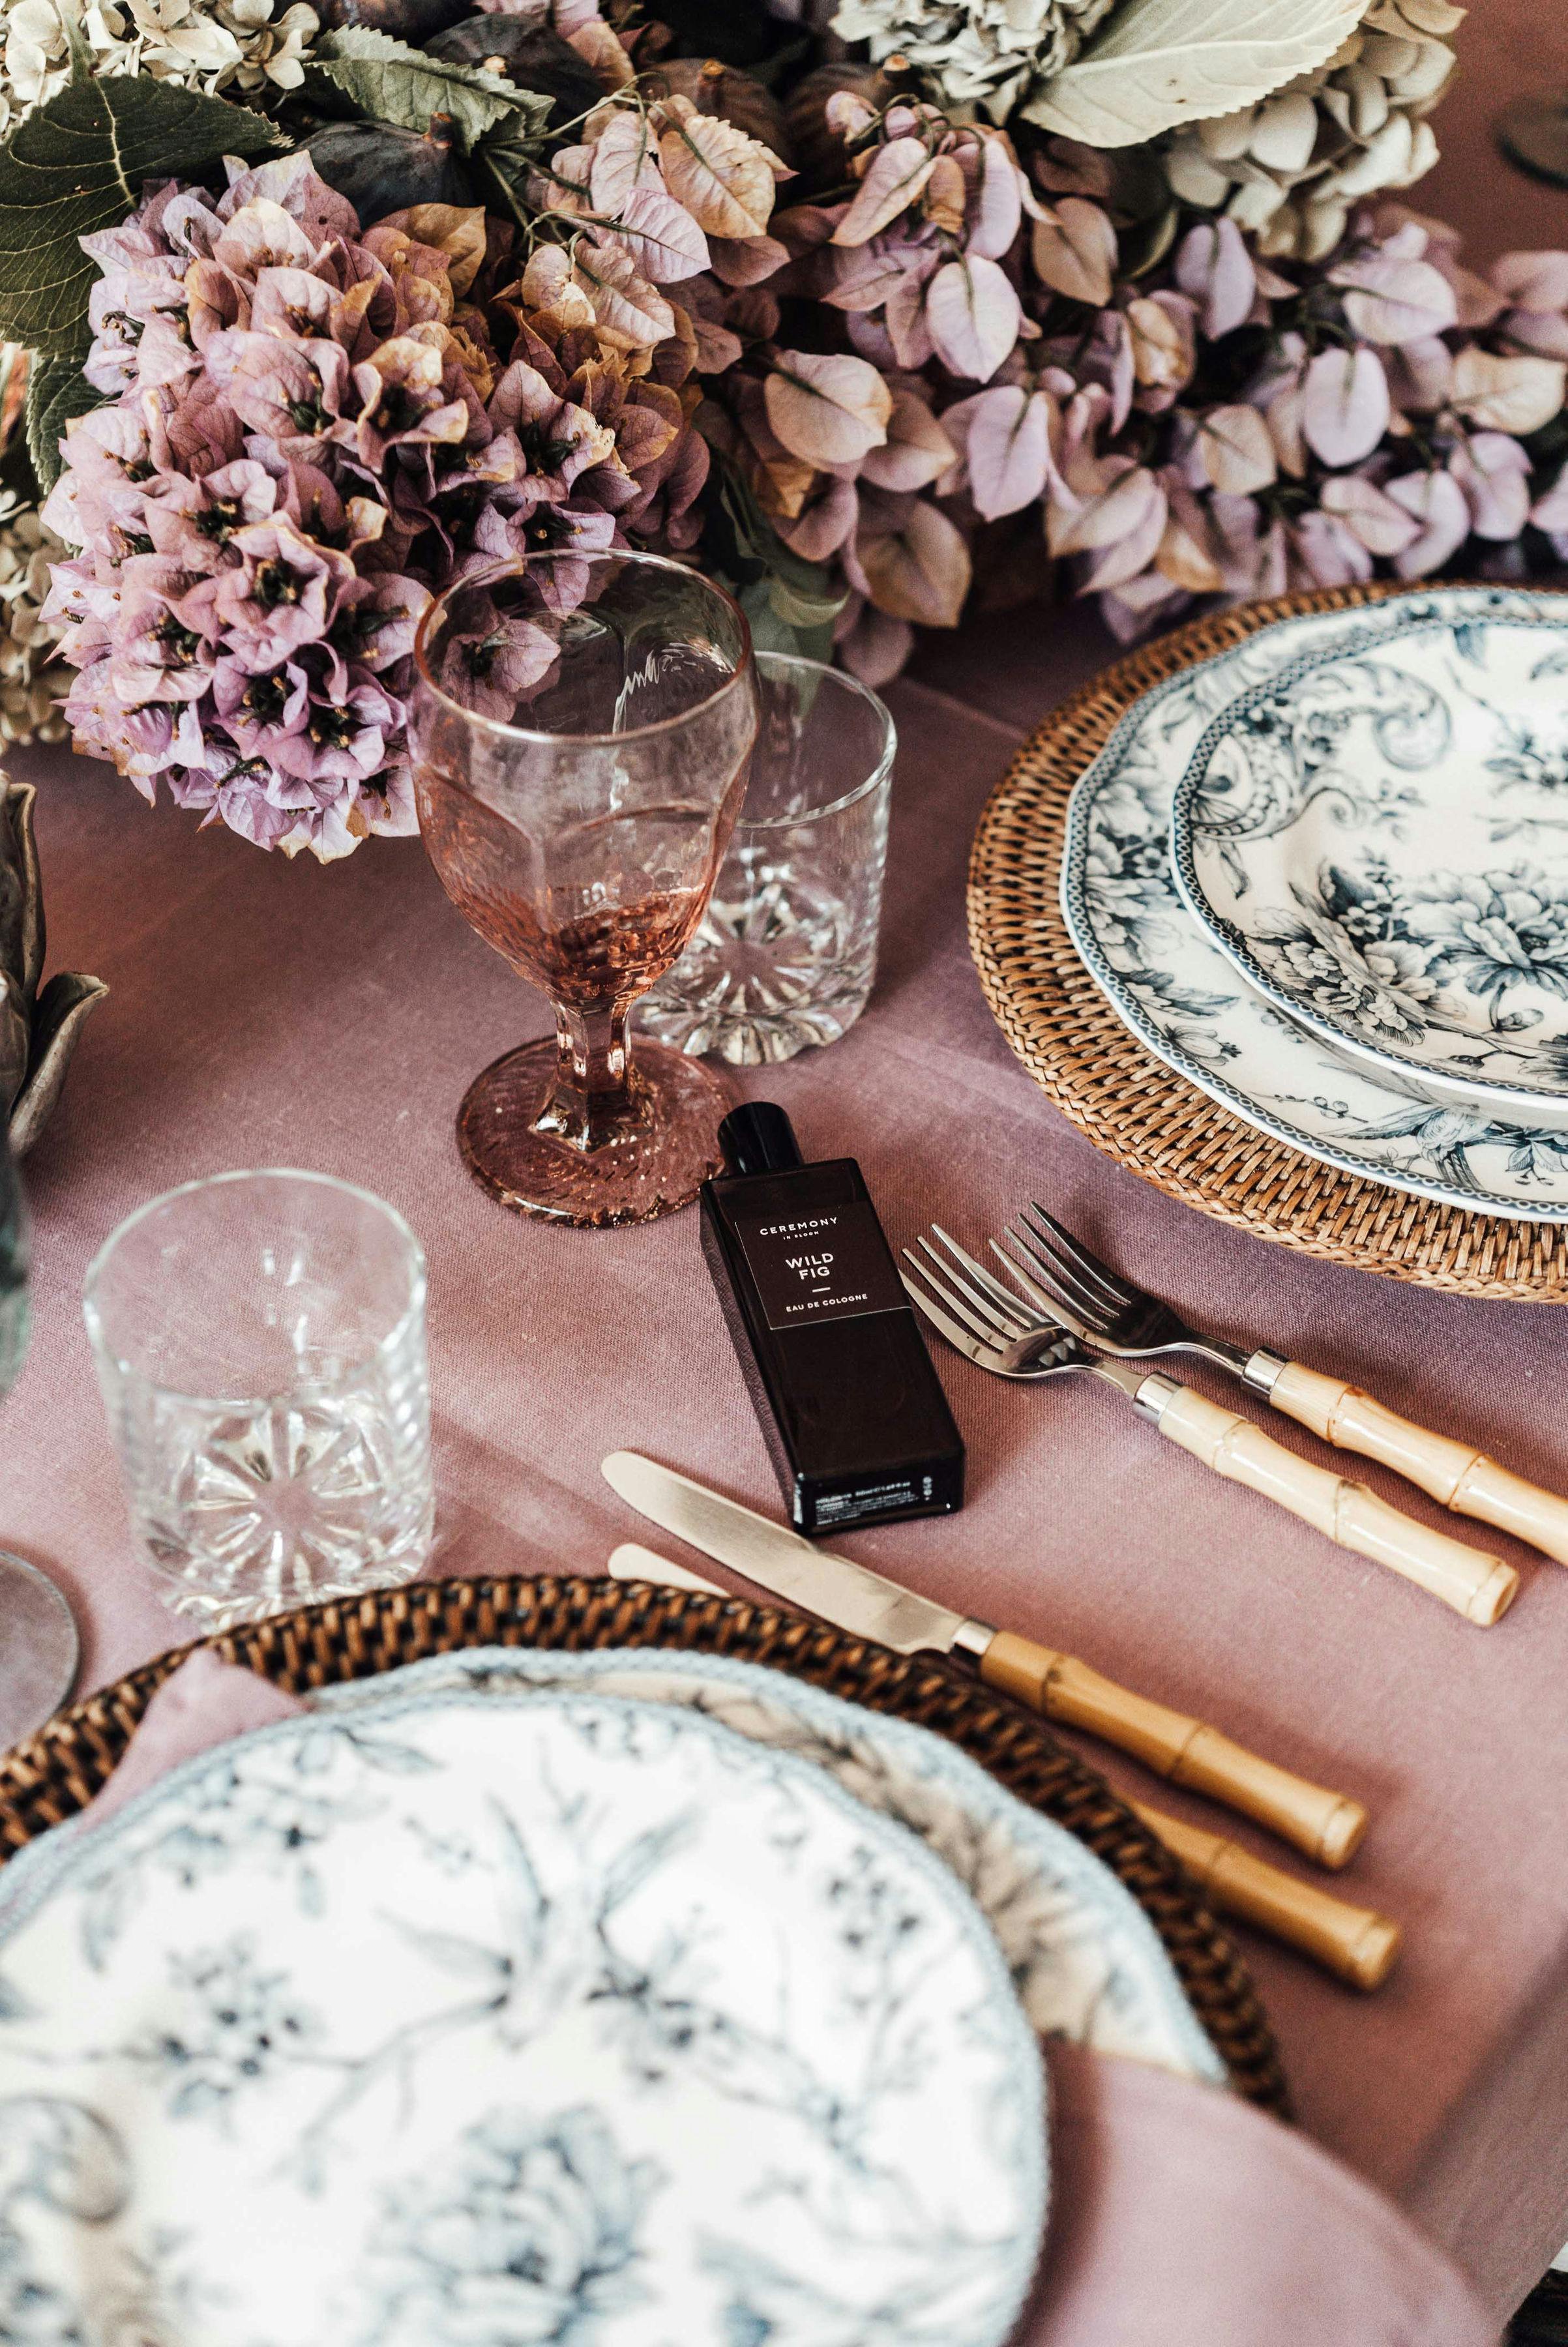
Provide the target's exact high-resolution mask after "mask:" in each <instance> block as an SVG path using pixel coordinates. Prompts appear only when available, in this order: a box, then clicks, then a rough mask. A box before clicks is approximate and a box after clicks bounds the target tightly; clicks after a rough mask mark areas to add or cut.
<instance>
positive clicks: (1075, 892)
mask: <svg viewBox="0 0 1568 2347" xmlns="http://www.w3.org/2000/svg"><path fill="white" fill-rule="evenodd" d="M1460 596H1462V597H1464V598H1465V599H1466V601H1467V604H1468V606H1469V607H1470V608H1471V610H1472V611H1474V612H1476V613H1477V614H1478V615H1479V614H1484V615H1486V616H1489V617H1491V618H1494V619H1499V620H1502V619H1508V618H1512V617H1518V616H1523V617H1529V616H1532V615H1533V614H1537V613H1539V612H1541V611H1542V610H1544V609H1546V608H1548V607H1549V606H1550V605H1551V604H1552V601H1553V599H1551V598H1550V597H1544V596H1535V595H1531V594H1528V593H1525V592H1523V591H1522V590H1519V589H1502V588H1497V589H1455V588H1434V589H1428V590H1425V591H1423V592H1421V593H1419V594H1416V593H1412V594H1409V595H1405V596H1399V597H1396V598H1392V599H1390V600H1389V601H1388V602H1385V603H1378V604H1377V605H1375V606H1368V607H1363V608H1361V609H1358V610H1352V611H1348V612H1315V613H1307V614H1304V615H1303V616H1301V617H1299V618H1296V619H1291V620H1280V621H1278V622H1276V624H1275V625H1274V626H1272V627H1268V628H1264V629H1260V630H1258V632H1257V633H1256V634H1255V635H1254V636H1250V637H1248V638H1247V639H1246V641H1245V642H1244V643H1242V644H1238V645H1236V646H1235V647H1234V648H1233V649H1232V650H1231V651H1226V652H1221V653H1218V654H1216V655H1215V657H1214V659H1213V660H1211V661H1204V662H1202V663H1201V664H1199V665H1198V666H1196V667H1194V668H1191V669H1184V670H1183V671H1181V672H1180V673H1179V674H1178V675H1176V676H1173V677H1171V678H1169V679H1168V680H1167V681H1166V682H1164V683H1163V684H1162V685H1158V686H1156V687H1155V688H1154V690H1153V692H1149V693H1147V694H1145V696H1144V697H1143V700H1141V701H1140V702H1137V703H1136V705H1135V706H1134V707H1133V708H1132V709H1130V710H1129V711H1128V712H1127V714H1126V715H1125V716H1124V717H1123V718H1122V722H1121V723H1120V724H1119V725H1118V726H1117V727H1116V730H1115V732H1114V733H1112V736H1111V738H1110V740H1109V741H1108V742H1107V743H1106V744H1105V747H1104V749H1103V750H1102V751H1101V753H1100V754H1099V756H1098V757H1097V758H1096V759H1095V760H1094V761H1093V763H1092V764H1091V765H1090V766H1089V767H1088V768H1087V770H1086V771H1085V772H1084V774H1082V775H1081V777H1080V779H1079V782H1078V784H1077V785H1076V787H1075V789H1074V791H1073V794H1072V800H1071V807H1070V810H1069V819H1068V828H1067V839H1066V845H1065V850H1064V855H1063V861H1062V874H1061V905H1062V912H1063V915H1064V917H1065V919H1066V921H1067V925H1068V928H1069V930H1070V932H1071V937H1072V940H1073V943H1074V945H1075V947H1076V948H1077V950H1078V952H1079V954H1080V956H1081V958H1082V960H1083V963H1084V966H1085V967H1086V969H1088V971H1089V973H1090V975H1091V978H1092V979H1094V981H1095V983H1096V985H1097V986H1098V987H1099V988H1100V989H1101V991H1102V993H1103V994H1104V995H1105V997H1106V999H1107V1000H1108V1001H1109V1002H1110V1003H1111V1005H1112V1009H1113V1010H1115V1011H1116V1013H1117V1015H1118V1017H1119V1018H1121V1020H1122V1021H1123V1023H1124V1024H1125V1025H1126V1026H1127V1027H1128V1028H1130V1029H1131V1030H1132V1033H1133V1034H1134V1035H1135V1036H1136V1037H1137V1038H1138V1040H1140V1042H1142V1043H1143V1044H1144V1045H1145V1047H1146V1048H1147V1049H1148V1050H1149V1051H1153V1054H1154V1055H1155V1057H1156V1058H1157V1059H1160V1060H1163V1061H1164V1062H1165V1064H1166V1065H1167V1066H1168V1067H1171V1068H1173V1069H1174V1070H1175V1071H1176V1072H1177V1073H1178V1074H1179V1075H1182V1076H1184V1077H1186V1078H1187V1080H1188V1081H1189V1082H1191V1083H1194V1084H1196V1085H1197V1086H1198V1087H1199V1089H1200V1090H1201V1091H1203V1092H1206V1093H1207V1094H1208V1096H1209V1098H1210V1099H1211V1100H1214V1101H1217V1102H1219V1103H1220V1104H1221V1105H1222V1106H1223V1107H1225V1108H1228V1109H1230V1110H1231V1111H1232V1112H1234V1113H1235V1115H1237V1116H1239V1117H1240V1118H1241V1119H1242V1120H1243V1122H1245V1123H1247V1124H1250V1125H1253V1126H1255V1128H1256V1129H1257V1130H1258V1131H1259V1132H1261V1133H1268V1134H1269V1135H1270V1136H1271V1137H1272V1138H1273V1139H1275V1140H1276V1141H1283V1142H1285V1143H1286V1144H1287V1145H1288V1146H1289V1147H1291V1148H1293V1149H1297V1150H1299V1151H1301V1152H1302V1153H1303V1154H1304V1155H1306V1156H1307V1157H1313V1158H1316V1159H1317V1160H1318V1161H1319V1162H1320V1163H1324V1164H1327V1165H1335V1166H1338V1167H1339V1168H1341V1169H1342V1170H1343V1171H1344V1172H1346V1173H1358V1174H1361V1175H1363V1176H1365V1177H1366V1178H1367V1179H1368V1180H1369V1181H1374V1182H1380V1183H1382V1184H1385V1185H1386V1186H1387V1187H1389V1188H1390V1189H1396V1190H1405V1191H1409V1192H1411V1193H1413V1194H1415V1195H1417V1196H1419V1197H1425V1198H1434V1199H1436V1200H1438V1201H1439V1202H1440V1204H1445V1205H1454V1206H1460V1207H1466V1208H1469V1209H1471V1210H1472V1211H1480V1212H1483V1213H1490V1214H1504V1215H1509V1216H1512V1217H1513V1218H1514V1219H1516V1220H1519V1221H1526V1222H1553V1223H1554V1222H1564V1221H1568V1133H1562V1132H1558V1131H1555V1130H1553V1129H1552V1128H1549V1127H1546V1126H1543V1125H1538V1124H1532V1123H1531V1122H1528V1121H1522V1120H1514V1119H1505V1118H1502V1117H1501V1116H1494V1115H1492V1114H1491V1113H1490V1112H1487V1111H1485V1110H1481V1109H1476V1108H1468V1109H1467V1108H1462V1107H1460V1106H1458V1105H1456V1104H1453V1103H1444V1102H1437V1101H1434V1100H1433V1099H1432V1097H1431V1096H1430V1091H1429V1090H1428V1089H1426V1088H1424V1087H1423V1085H1422V1083H1421V1081H1419V1079H1418V1078H1416V1077H1415V1076H1413V1075H1412V1076H1410V1077H1409V1078H1404V1077H1401V1076H1398V1075H1396V1074H1393V1073H1391V1072H1390V1073H1389V1074H1387V1075H1383V1074H1379V1073H1378V1072H1377V1071H1374V1070H1372V1069H1370V1068H1368V1067H1358V1066H1356V1065H1353V1064H1351V1063H1350V1062H1349V1061H1348V1060H1347V1059H1346V1058H1345V1057H1344V1055H1343V1054H1342V1053H1338V1052H1336V1051H1331V1050H1330V1049H1329V1047H1328V1046H1327V1043H1325V1042H1324V1041H1323V1040H1321V1038H1320V1037H1318V1036H1317V1035H1314V1034H1312V1033H1311V1032H1310V1031H1308V1030H1307V1029H1306V1028H1304V1027H1302V1026H1300V1025H1298V1024H1297V1023H1296V1020H1293V1019H1290V1018H1287V1017H1286V1015H1285V1013H1284V1012H1283V1011H1282V1010H1278V1009H1276V1007H1275V1006H1274V1005H1273V1004H1272V1003H1270V1002H1268V1001H1267V1000H1266V999H1265V998H1264V997H1263V996H1262V995H1260V994H1259V993H1257V992H1256V991H1255V989H1254V988H1253V987H1251V986H1250V985H1246V984H1244V983H1243V982H1242V981H1241V980H1240V979H1239V978H1238V976H1237V973H1236V970H1235V967H1234V966H1233V964H1232V963H1231V962H1229V961H1228V960H1227V959H1226V958H1225V955H1224V954H1223V953H1222V952H1221V951H1220V949H1219V948H1218V946H1217V945H1216V944H1215V943H1214V939H1213V938H1210V937H1209V936H1208V935H1207V934H1206V932H1205V931H1204V928H1202V927H1201V926H1200V924H1199V923H1198V922H1197V921H1196V920H1194V917H1193V915H1192V912H1191V910H1190V909H1189V907H1187V905H1186V904H1185V903H1184V900H1183V897H1182V896H1181V893H1180V891H1179V889H1178V888H1177V887H1176V883H1175V879H1174V877H1173V872H1172V866H1171V852H1170V829H1171V816H1172V809H1173V801H1174V797H1175V791H1176V785H1177V784H1178V782H1179V781H1180V780H1181V777H1182V775H1183V774H1184V771H1185V769H1186V767H1187V764H1188V762H1189V760H1190V759H1191V757H1192V755H1193V753H1194V750H1195V749H1196V747H1197V744H1198V743H1199V741H1200V740H1201V739H1202V737H1203V734H1204V730H1205V728H1206V727H1207V726H1208V724H1209V723H1210V722H1211V720H1212V719H1213V718H1214V717H1215V716H1216V715H1218V714H1219V712H1221V711H1222V710H1224V709H1225V707H1226V706H1227V704H1229V703H1230V702H1234V701H1235V699H1236V698H1237V696H1238V695H1239V694H1241V693H1244V692H1247V691H1249V690H1250V689H1251V688H1252V687H1253V686H1255V685H1258V684H1263V683H1266V682H1269V681H1270V680H1272V679H1274V678H1275V677H1276V676H1277V675H1278V673H1279V671H1280V670H1281V669H1282V668H1284V667H1286V666H1287V665H1288V664H1289V662H1291V661H1294V660H1298V659H1300V658H1302V657H1303V656H1304V655H1306V654H1307V653H1310V652H1313V651H1319V650H1327V649H1328V648H1330V647H1332V646H1334V645H1337V644H1339V643H1343V642H1344V641H1347V640H1348V639H1350V638H1358V639H1359V638H1362V637H1366V638H1368V640H1370V641H1376V639H1377V638H1378V636H1379V635H1385V634H1392V633H1393V632H1395V631H1397V630H1399V629H1401V628H1403V627H1406V626H1409V625H1411V624H1417V623H1419V621H1420V620H1422V619H1424V618H1427V617H1430V616H1435V617H1442V616H1445V615H1446V614H1447V612H1448V610H1449V609H1450V606H1451V604H1452V602H1453V600H1454V599H1455V598H1457V597H1460Z"/></svg>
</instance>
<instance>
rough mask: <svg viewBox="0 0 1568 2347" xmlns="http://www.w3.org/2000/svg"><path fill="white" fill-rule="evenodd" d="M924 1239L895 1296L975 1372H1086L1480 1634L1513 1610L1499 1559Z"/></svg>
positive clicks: (1218, 1465)
mask: <svg viewBox="0 0 1568 2347" xmlns="http://www.w3.org/2000/svg"><path fill="white" fill-rule="evenodd" d="M932 1235H933V1236H934V1237H935V1238H936V1239H937V1240H938V1243H939V1245H940V1247H941V1249H942V1252H941V1253H938V1248H937V1247H935V1246H933V1245H931V1244H930V1242H929V1241H928V1240H927V1239H922V1240H921V1241H920V1242H919V1245H920V1249H921V1254H920V1255H915V1254H913V1253H912V1252H911V1251H910V1249H909V1248H908V1247H906V1248H905V1249H904V1251H903V1252H904V1259H905V1261H906V1263H907V1265H908V1266H910V1270H911V1271H913V1272H914V1273H915V1275H916V1278H914V1279H912V1278H910V1277H909V1276H908V1275H907V1274H905V1275H903V1278H904V1286H905V1287H906V1289H907V1292H908V1295H909V1296H910V1299H911V1301H912V1302H913V1303H915V1304H916V1305H917V1306H918V1307H919V1309H920V1310H921V1311H922V1312H923V1313H924V1314H925V1316H926V1317H927V1320H929V1321H930V1322H931V1323H932V1325H933V1326H934V1327H937V1328H939V1329H940V1330H941V1332H942V1334H943V1336H945V1337H947V1339H948V1342H949V1344H951V1345H954V1346H955V1347H956V1348H958V1351H959V1352H961V1353H963V1354H964V1355H965V1356H966V1357H967V1358H968V1359H969V1360H971V1361H973V1362H974V1363H975V1364H976V1366H977V1367H978V1368H983V1369H989V1370H990V1371H991V1372H992V1374H993V1375H995V1376H999V1377H1005V1378H1018V1379H1019V1380H1020V1382H1024V1383H1028V1384H1037V1383H1043V1382H1044V1381H1045V1380H1047V1379H1048V1378H1053V1377H1061V1376H1067V1375H1071V1374H1072V1373H1074V1372H1091V1373H1093V1374H1094V1375H1096V1376H1098V1377H1100V1378H1103V1379H1105V1380H1106V1381H1107V1382H1108V1383H1110V1384H1112V1385H1114V1386H1116V1387H1117V1388H1118V1389H1119V1390H1120V1391H1121V1392H1122V1393H1124V1394H1125V1395H1126V1396H1127V1398H1128V1399H1129V1400H1130V1401H1131V1402H1132V1406H1133V1408H1134V1409H1136V1410H1137V1411H1138V1412H1139V1414H1140V1416H1141V1417H1143V1418H1147V1419H1151V1420H1152V1421H1153V1424H1154V1425H1155V1426H1157V1427H1158V1428H1159V1430H1160V1432H1161V1433H1162V1434H1163V1436H1164V1437H1165V1439H1166V1440H1167V1441H1169V1442H1174V1443H1177V1444H1179V1445H1180V1447H1181V1448H1182V1449H1183V1450H1187V1451H1190V1452H1191V1453H1192V1454H1193V1456H1194V1458H1195V1459H1200V1460H1202V1461H1203V1463H1204V1466H1205V1467H1212V1468H1213V1469H1214V1472H1215V1473H1216V1474H1219V1475H1224V1476H1225V1477H1226V1478H1227V1480H1229V1481H1232V1482H1235V1483H1245V1485H1246V1486H1247V1488H1248V1489H1249V1490H1250V1491H1257V1492H1259V1493H1261V1495H1262V1496H1263V1497H1264V1498H1265V1499H1269V1500H1273V1501H1275V1502H1276V1505H1278V1506H1279V1507H1282V1508H1286V1509H1288V1511H1289V1512H1290V1513H1291V1514H1292V1515H1294V1516H1300V1517H1301V1518H1302V1519H1303V1520H1304V1521H1305V1522H1307V1523H1309V1524H1312V1525H1315V1526H1316V1528H1317V1531H1319V1532H1323V1533H1325V1534H1326V1535H1327V1538H1328V1539H1329V1540H1331V1541H1333V1542H1336V1543H1337V1545H1338V1546H1339V1547H1340V1548H1348V1549H1353V1550H1354V1551H1355V1552H1356V1553H1357V1554H1358V1555H1359V1556H1365V1557H1370V1558H1371V1560H1372V1561H1373V1563H1377V1564H1384V1565H1388V1566H1389V1568H1390V1569H1391V1570H1392V1571H1393V1572H1395V1573H1401V1574H1403V1576H1404V1578H1405V1579H1406V1580H1407V1581H1413V1582H1415V1583H1417V1584H1418V1585H1419V1587H1420V1588H1422V1589H1425V1590H1427V1591H1428V1592H1429V1593H1430V1594H1431V1595H1432V1596H1434V1597H1440V1598H1441V1600H1442V1602H1443V1604H1445V1605H1450V1606H1451V1607H1452V1608H1453V1610H1454V1612H1455V1613H1456V1614H1463V1615H1464V1617H1465V1619H1466V1620H1467V1621H1470V1622H1475V1623H1478V1624H1481V1627H1483V1628H1485V1627H1489V1626H1490V1625H1491V1624H1492V1623H1493V1622H1495V1621H1497V1620H1498V1619H1499V1617H1500V1616H1501V1614H1503V1613H1505V1612H1506V1611H1507V1609H1508V1607H1509V1605H1510V1604H1512V1601H1513V1597H1514V1594H1515V1593H1516V1591H1517V1589H1518V1587H1519V1573H1518V1571H1517V1569H1516V1568H1515V1567H1514V1566H1513V1565H1512V1564H1505V1563H1503V1561H1502V1559H1501V1557H1496V1556H1492V1555H1491V1554H1490V1553H1488V1552H1486V1551H1485V1550H1481V1549H1473V1548H1468V1547H1467V1546H1466V1545H1465V1543H1464V1542H1462V1541H1456V1540H1450V1537H1449V1535H1448V1534H1447V1532H1437V1531H1434V1530H1433V1529H1432V1528H1431V1527H1430V1526H1429V1525H1427V1524H1422V1523H1418V1522H1416V1520H1415V1519H1414V1517H1412V1516H1407V1515H1402V1514H1401V1513H1400V1512H1399V1509H1398V1508H1393V1507H1390V1506H1389V1503H1388V1501H1386V1500H1383V1499H1379V1497H1378V1494H1377V1492H1375V1491H1369V1490H1368V1487H1367V1486H1366V1484H1364V1483H1355V1482H1352V1481H1350V1480H1349V1478H1348V1476H1343V1475H1336V1474H1335V1473H1334V1472H1333V1471H1332V1470H1331V1469H1329V1468H1326V1467H1315V1466H1313V1465H1312V1463H1311V1461H1310V1460H1306V1459H1300V1458H1298V1457H1297V1456H1296V1452H1295V1451H1293V1450H1286V1449H1285V1447H1284V1445H1283V1444H1282V1443H1278V1442H1276V1441H1275V1440H1274V1439H1273V1437H1272V1436H1271V1435H1267V1434H1266V1433H1265V1432H1264V1431H1263V1429H1262V1428H1261V1427H1260V1426H1255V1425H1254V1423H1253V1421H1252V1419H1250V1418H1244V1417H1242V1416H1240V1415H1239V1414H1238V1413H1237V1412H1235V1410H1228V1409H1222V1408H1221V1407H1220V1405H1219V1404H1218V1403H1217V1402H1212V1401H1210V1400H1209V1399H1207V1397H1206V1396H1205V1395H1204V1394H1200V1393H1196V1392H1194V1389H1193V1388H1192V1387H1191V1386H1184V1385H1180V1384H1178V1383H1177V1381H1176V1379H1175V1378H1168V1377H1166V1376H1164V1375H1163V1372H1162V1371H1159V1370H1144V1369H1141V1368H1136V1367H1135V1366H1134V1365H1133V1364H1132V1362H1130V1361H1121V1360H1115V1359H1108V1358H1106V1357H1105V1356H1104V1355H1103V1354H1101V1353H1098V1352H1096V1351H1094V1350H1093V1349H1092V1348H1091V1347H1090V1346H1088V1345H1085V1344H1082V1343H1081V1342H1080V1340H1079V1339H1078V1338H1077V1337H1074V1336H1072V1335H1071V1334H1070V1333H1069V1331H1068V1330H1067V1329H1066V1328H1064V1327H1062V1326H1061V1323H1060V1322H1057V1321H1052V1320H1049V1319H1047V1318H1045V1317H1043V1316H1042V1315H1041V1313H1040V1311H1039V1310H1035V1309H1030V1307H1028V1306H1026V1305H1025V1304H1024V1303H1023V1302H1022V1301H1021V1300H1020V1297H1019V1296H1018V1295H1017V1294H1016V1293H1015V1292H1014V1291H1013V1290H1011V1289H1009V1288H1007V1287H1004V1286H1002V1284H1001V1282H1000V1281H999V1279H997V1278H995V1277H994V1276H993V1275H992V1274H991V1273H990V1272H989V1271H987V1270H986V1269H985V1267H984V1266H983V1265H981V1264H979V1263H977V1262H976V1261H975V1259H974V1257H973V1256H972V1255H967V1254H966V1253H965V1251H964V1249H963V1248H962V1247H961V1246H959V1245H958V1242H957V1240H956V1239H952V1238H949V1237H948V1234H947V1232H946V1231H944V1230H943V1229H942V1228H941V1227H940V1225H936V1224H933V1225H932ZM922 1257H923V1258H924V1259H922ZM917 1280H918V1282H919V1283H920V1284H919V1285H917Z"/></svg>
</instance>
